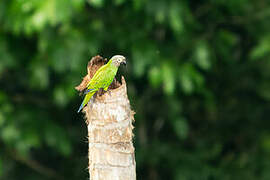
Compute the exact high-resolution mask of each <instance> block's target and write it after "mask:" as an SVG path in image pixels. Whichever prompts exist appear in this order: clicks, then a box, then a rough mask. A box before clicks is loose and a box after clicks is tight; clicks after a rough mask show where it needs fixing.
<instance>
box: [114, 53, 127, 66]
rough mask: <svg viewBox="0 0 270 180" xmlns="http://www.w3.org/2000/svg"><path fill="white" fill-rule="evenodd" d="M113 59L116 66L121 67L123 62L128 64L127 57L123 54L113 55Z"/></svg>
mask: <svg viewBox="0 0 270 180" xmlns="http://www.w3.org/2000/svg"><path fill="white" fill-rule="evenodd" d="M111 61H112V63H113V64H114V65H115V66H116V67H119V66H120V65H121V64H124V65H126V64H127V62H126V58H125V57H124V56H122V55H115V56H113V57H112V59H111Z"/></svg>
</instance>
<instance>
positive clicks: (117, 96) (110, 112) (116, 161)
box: [76, 56, 136, 180]
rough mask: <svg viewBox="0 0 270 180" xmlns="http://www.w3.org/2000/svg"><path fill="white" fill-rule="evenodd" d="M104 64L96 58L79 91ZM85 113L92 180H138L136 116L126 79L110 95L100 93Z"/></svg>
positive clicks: (92, 61) (112, 89)
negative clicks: (135, 140)
mask: <svg viewBox="0 0 270 180" xmlns="http://www.w3.org/2000/svg"><path fill="white" fill-rule="evenodd" d="M99 63H100V64H99ZM103 63H104V61H103V59H102V58H101V57H100V56H96V57H94V58H92V60H91V61H90V63H89V64H88V75H87V76H88V77H85V78H84V80H83V82H82V83H81V85H79V86H78V87H77V88H76V89H77V90H80V91H82V90H83V89H84V88H85V85H84V84H87V81H89V80H90V79H91V77H92V76H93V74H94V73H93V72H95V71H96V70H97V69H98V68H99V67H100V66H102V65H103ZM97 64H98V65H97ZM95 65H96V66H95ZM91 68H92V69H91ZM84 81H85V82H84ZM83 112H84V113H85V116H86V124H87V127H88V142H89V154H88V157H89V174H90V180H135V179H136V170H135V169H136V163H135V156H134V147H133V143H132V136H133V134H132V129H133V126H132V122H133V120H134V112H133V111H132V110H131V109H130V103H129V100H128V97H127V88H126V82H125V80H124V78H123V77H122V84H120V83H118V82H116V81H114V82H113V83H112V85H111V87H110V88H109V90H108V92H106V93H102V92H99V93H98V94H97V95H96V96H95V97H94V98H92V99H91V100H90V103H88V105H87V106H86V107H85V108H84V109H83Z"/></svg>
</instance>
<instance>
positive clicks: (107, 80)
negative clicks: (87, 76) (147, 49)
mask: <svg viewBox="0 0 270 180" xmlns="http://www.w3.org/2000/svg"><path fill="white" fill-rule="evenodd" d="M121 64H124V65H126V58H125V57H124V56H122V55H115V56H113V57H112V58H111V59H110V60H109V62H108V63H107V64H105V65H103V66H102V67H100V68H99V69H98V70H97V71H96V73H95V74H94V76H93V78H92V79H91V80H90V81H89V83H88V84H87V89H86V95H85V97H84V99H83V102H82V104H81V106H80V108H79V110H78V113H79V112H80V111H81V109H82V108H83V107H84V106H85V105H86V104H87V103H88V102H89V100H90V99H91V97H92V96H93V95H94V94H95V93H96V92H97V91H98V90H99V89H100V88H103V89H104V90H105V91H107V90H108V88H109V86H110V84H111V83H112V81H113V79H114V77H115V75H116V73H117V70H118V68H119V66H120V65H121Z"/></svg>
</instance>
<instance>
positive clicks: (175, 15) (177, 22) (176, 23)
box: [169, 3, 184, 33]
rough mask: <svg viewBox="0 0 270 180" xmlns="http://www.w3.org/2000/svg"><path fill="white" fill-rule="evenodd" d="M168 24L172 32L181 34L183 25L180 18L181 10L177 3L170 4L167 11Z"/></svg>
mask: <svg viewBox="0 0 270 180" xmlns="http://www.w3.org/2000/svg"><path fill="white" fill-rule="evenodd" d="M169 22H170V26H171V27H172V30H173V31H174V32H176V33H181V32H183V30H184V23H183V20H182V16H181V9H180V8H179V4H178V3H172V5H171V6H170V9H169Z"/></svg>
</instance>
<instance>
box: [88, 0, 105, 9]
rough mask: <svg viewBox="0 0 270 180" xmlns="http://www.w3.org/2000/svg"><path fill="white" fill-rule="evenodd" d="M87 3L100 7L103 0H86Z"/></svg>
mask: <svg viewBox="0 0 270 180" xmlns="http://www.w3.org/2000/svg"><path fill="white" fill-rule="evenodd" d="M88 3H89V4H90V5H92V6H93V7H96V8H101V7H102V6H103V4H104V0H88Z"/></svg>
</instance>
